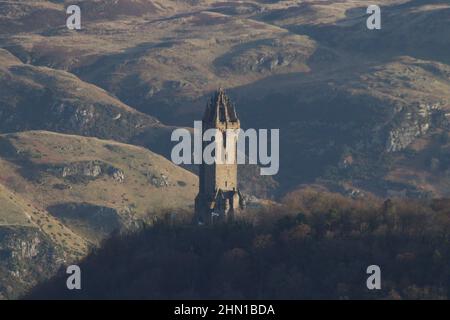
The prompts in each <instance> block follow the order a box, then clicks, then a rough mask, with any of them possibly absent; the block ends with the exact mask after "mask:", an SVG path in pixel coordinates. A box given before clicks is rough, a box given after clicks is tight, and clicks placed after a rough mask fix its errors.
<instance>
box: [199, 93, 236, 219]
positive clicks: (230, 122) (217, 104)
mask: <svg viewBox="0 0 450 320" xmlns="http://www.w3.org/2000/svg"><path fill="white" fill-rule="evenodd" d="M240 126H241V125H240V122H239V119H238V116H237V113H236V110H235V107H234V105H233V104H232V103H231V101H230V99H229V98H228V97H227V95H226V94H225V92H224V91H223V90H222V89H219V90H218V91H217V92H216V93H215V94H214V96H213V97H212V99H211V101H210V102H209V103H208V104H207V106H206V110H205V114H204V116H203V119H202V131H203V132H202V135H203V134H204V133H205V131H207V130H208V129H216V135H221V137H222V139H221V140H222V143H223V145H224V147H225V146H227V147H226V150H227V152H226V153H225V154H224V158H223V159H224V160H225V161H223V162H221V163H216V162H215V163H213V164H205V162H204V161H203V162H202V164H201V165H200V172H199V173H200V183H199V193H198V195H197V197H196V199H195V212H196V215H197V217H198V220H199V221H201V222H203V223H212V222H213V221H220V220H227V219H232V218H233V217H234V216H235V214H237V213H239V211H240V210H242V209H243V208H244V200H243V198H242V195H241V193H240V191H239V189H238V181H237V137H238V136H237V134H232V132H236V130H238V129H240ZM208 144H210V142H206V143H205V142H203V145H202V154H203V151H204V150H205V148H206V146H207V145H208ZM216 152H220V151H219V149H216ZM217 156H218V157H219V158H220V155H219V154H217Z"/></svg>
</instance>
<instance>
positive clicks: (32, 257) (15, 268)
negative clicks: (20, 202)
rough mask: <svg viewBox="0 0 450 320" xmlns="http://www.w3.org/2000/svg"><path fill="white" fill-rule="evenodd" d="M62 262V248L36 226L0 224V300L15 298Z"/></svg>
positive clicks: (49, 273)
mask: <svg viewBox="0 0 450 320" xmlns="http://www.w3.org/2000/svg"><path fill="white" fill-rule="evenodd" d="M63 262H64V255H63V253H62V250H60V249H59V248H58V247H57V246H55V244H54V243H52V242H51V240H50V239H49V238H48V237H47V236H46V235H45V234H44V233H42V232H41V231H40V230H39V229H37V228H33V227H25V226H0V300H1V299H14V298H17V297H18V296H19V295H20V294H22V293H23V292H24V291H25V290H27V289H29V288H30V287H32V286H33V285H35V284H36V283H37V282H39V281H42V280H44V279H46V278H48V277H50V276H51V275H53V273H54V272H56V270H57V269H58V268H59V266H60V265H61V264H62V263H63Z"/></svg>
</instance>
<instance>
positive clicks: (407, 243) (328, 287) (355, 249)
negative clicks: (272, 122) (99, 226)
mask: <svg viewBox="0 0 450 320" xmlns="http://www.w3.org/2000/svg"><path fill="white" fill-rule="evenodd" d="M449 231H450V200H411V199H408V200H405V199H387V200H380V199H377V198H365V199H360V200H355V199H349V198H347V197H344V196H342V195H339V194H335V193H330V192H323V191H320V190H315V189H312V188H304V189H301V190H297V191H295V192H292V193H290V194H288V195H287V196H286V197H285V198H284V199H283V202H282V204H279V205H273V206H271V207H268V208H265V209H258V210H256V209H255V210H253V211H249V212H247V214H246V216H245V217H243V218H241V219H238V220H236V221H233V222H228V223H220V224H215V225H211V226H197V225H193V224H191V223H189V222H186V221H177V222H174V221H171V222H170V223H169V222H166V221H160V222H157V223H155V224H154V225H151V226H150V225H149V226H144V227H142V228H141V229H140V230H139V231H138V232H134V233H119V232H117V233H115V234H114V235H113V236H111V237H110V238H109V239H107V240H106V241H104V243H103V244H102V246H101V248H99V249H94V250H93V251H92V252H91V254H90V255H88V256H87V257H86V258H85V259H84V260H83V261H82V262H81V263H80V264H79V266H80V268H81V270H82V271H81V272H82V273H81V274H82V290H72V291H71V290H67V288H66V279H67V274H66V273H65V268H61V270H60V272H59V274H58V275H57V276H55V277H54V278H52V279H50V280H49V281H46V282H44V283H41V284H40V285H38V286H37V287H35V288H34V289H33V290H32V291H31V292H29V293H28V294H27V295H26V296H25V298H31V299H46V298H58V299H448V298H449V295H450V268H449V261H450V232H449ZM370 265H378V266H380V269H381V289H380V290H369V289H368V288H367V286H366V280H367V278H368V277H369V275H368V274H367V273H366V268H367V267H368V266H370Z"/></svg>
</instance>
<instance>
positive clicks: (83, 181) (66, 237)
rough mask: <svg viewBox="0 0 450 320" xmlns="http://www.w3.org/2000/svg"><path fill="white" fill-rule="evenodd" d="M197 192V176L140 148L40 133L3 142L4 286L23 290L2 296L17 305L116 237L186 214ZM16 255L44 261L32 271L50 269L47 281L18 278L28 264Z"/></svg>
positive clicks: (0, 222)
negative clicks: (54, 273) (34, 287)
mask: <svg viewBox="0 0 450 320" xmlns="http://www.w3.org/2000/svg"><path fill="white" fill-rule="evenodd" d="M196 190H197V177H196V176H195V175H193V174H191V173H190V172H188V171H186V170H183V169H181V168H179V167H177V166H175V165H173V164H172V163H171V162H169V161H168V160H166V159H165V158H163V157H162V156H159V155H156V154H154V153H152V152H150V151H148V150H146V149H144V148H140V147H136V146H131V145H126V144H121V143H118V142H115V141H110V140H99V139H96V138H87V137H80V136H72V135H63V134H57V133H52V132H45V131H27V132H21V133H17V134H5V135H0V199H1V200H2V201H1V203H2V208H1V211H0V233H1V237H2V239H3V240H4V241H0V246H1V247H2V248H3V249H2V250H3V251H2V255H3V257H4V259H2V263H3V264H4V265H3V266H4V268H6V269H5V270H9V273H8V275H4V277H3V279H4V280H5V281H6V280H7V282H10V281H18V280H19V282H18V283H20V282H23V283H24V284H23V287H22V286H19V285H14V286H13V288H9V289H8V288H7V287H6V284H4V285H3V284H2V286H1V287H0V294H2V295H5V294H6V296H7V297H14V296H15V295H17V294H18V293H20V292H21V291H22V290H23V288H24V287H25V288H27V287H29V286H30V285H31V284H33V283H34V282H35V281H36V280H38V279H42V277H43V276H48V275H50V274H51V270H56V269H57V266H58V265H60V264H61V263H63V262H65V261H73V260H75V259H79V258H80V257H82V256H84V255H85V254H86V253H87V252H88V248H89V247H92V246H96V245H98V243H99V241H100V240H102V239H103V238H104V237H107V236H108V235H109V234H110V233H111V232H113V231H114V230H121V229H122V230H132V229H134V228H137V227H139V225H140V224H141V223H143V222H144V221H145V222H146V223H148V224H152V223H154V222H155V221H157V220H158V219H166V217H165V214H166V213H171V212H173V210H175V211H176V212H178V213H179V215H183V213H184V212H189V208H191V207H192V206H193V200H194V197H195V194H196ZM186 218H187V219H189V217H186ZM8 239H13V240H8ZM27 239H35V240H27ZM11 241H13V242H11ZM30 241H31V242H30ZM35 242H36V243H35ZM17 243H23V244H22V245H20V246H19V245H15V244H17ZM21 246H26V247H25V248H29V249H21V248H22V247H21ZM40 246H46V249H40ZM26 250H30V251H31V252H35V253H27V251H26ZM41 250H42V251H41ZM16 251H19V252H24V253H23V255H26V254H28V256H25V257H24V258H23V259H25V258H27V259H28V258H29V259H35V258H34V256H33V254H39V255H42V257H43V258H42V259H43V260H42V261H35V262H33V263H30V265H35V266H34V267H33V268H34V269H38V268H45V267H46V266H47V267H48V266H49V265H51V268H50V269H49V270H48V272H49V273H48V274H47V273H46V274H44V275H42V276H41V275H39V274H37V275H36V274H35V275H34V278H33V277H32V276H30V277H25V274H23V275H22V273H21V272H22V271H21V270H22V269H20V268H22V267H23V265H24V264H25V263H27V262H26V260H24V262H23V261H22V260H21V259H22V258H20V257H21V255H16V254H14V252H16ZM54 252H57V253H58V255H59V256H57V257H54V255H56V253H54ZM52 259H53V262H51V261H52ZM47 264H48V265H47ZM15 265H17V269H16V267H12V266H15ZM7 266H9V269H8V267H7ZM5 272H6V271H5Z"/></svg>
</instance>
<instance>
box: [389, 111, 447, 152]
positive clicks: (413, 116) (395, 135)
mask: <svg viewBox="0 0 450 320" xmlns="http://www.w3.org/2000/svg"><path fill="white" fill-rule="evenodd" d="M439 112H440V109H439V106H438V105H427V104H421V105H419V106H418V107H417V108H414V109H412V110H411V109H409V108H408V109H406V108H403V109H402V110H401V111H400V112H399V114H398V115H397V116H396V117H395V119H394V120H393V123H392V124H391V129H390V130H389V133H388V139H387V142H386V151H387V152H396V151H401V150H403V149H405V148H406V147H407V146H408V145H409V144H410V143H411V142H413V141H414V140H415V139H416V138H417V137H420V136H422V135H424V134H426V133H427V132H428V130H429V129H430V128H431V127H432V126H434V125H435V124H436V123H435V121H433V119H434V118H435V115H436V114H438V113H439Z"/></svg>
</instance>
